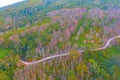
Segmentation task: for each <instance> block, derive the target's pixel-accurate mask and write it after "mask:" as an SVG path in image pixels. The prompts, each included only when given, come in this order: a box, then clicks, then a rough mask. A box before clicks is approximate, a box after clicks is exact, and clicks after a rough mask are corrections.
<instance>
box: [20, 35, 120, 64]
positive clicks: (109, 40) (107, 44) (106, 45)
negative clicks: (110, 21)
mask: <svg viewBox="0 0 120 80" xmlns="http://www.w3.org/2000/svg"><path fill="white" fill-rule="evenodd" d="M117 38H120V35H119V36H114V37H112V38H110V39H108V41H107V43H106V44H105V46H103V47H101V48H96V49H91V50H90V51H98V50H103V49H106V48H107V47H108V46H109V44H110V42H111V41H112V40H114V39H117ZM78 52H80V53H82V52H84V50H79V51H78ZM67 55H70V53H69V52H68V53H64V54H58V55H53V56H49V57H46V58H43V59H41V60H38V61H33V62H26V61H23V60H20V62H22V63H23V64H25V65H26V66H29V65H34V64H37V63H40V62H43V61H46V60H49V59H53V58H57V57H62V56H67Z"/></svg>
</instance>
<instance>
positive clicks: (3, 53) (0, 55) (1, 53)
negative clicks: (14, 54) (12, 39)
mask: <svg viewBox="0 0 120 80" xmlns="http://www.w3.org/2000/svg"><path fill="white" fill-rule="evenodd" d="M10 51H11V50H10V49H2V48H0V58H4V57H5V56H7V55H8V54H9V52H10Z"/></svg>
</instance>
